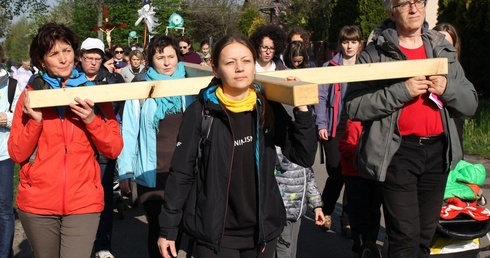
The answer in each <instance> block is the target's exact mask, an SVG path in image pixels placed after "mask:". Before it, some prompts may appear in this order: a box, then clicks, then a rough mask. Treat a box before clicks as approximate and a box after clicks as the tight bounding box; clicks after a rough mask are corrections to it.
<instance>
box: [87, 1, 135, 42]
mask: <svg viewBox="0 0 490 258" xmlns="http://www.w3.org/2000/svg"><path fill="white" fill-rule="evenodd" d="M103 9H104V25H101V26H95V27H92V28H90V30H92V31H99V30H100V31H102V32H104V33H105V35H106V40H107V46H108V47H109V49H110V48H112V39H111V32H112V31H113V30H114V29H115V28H126V26H127V24H126V23H121V24H111V23H110V22H109V11H108V10H107V6H104V7H103Z"/></svg>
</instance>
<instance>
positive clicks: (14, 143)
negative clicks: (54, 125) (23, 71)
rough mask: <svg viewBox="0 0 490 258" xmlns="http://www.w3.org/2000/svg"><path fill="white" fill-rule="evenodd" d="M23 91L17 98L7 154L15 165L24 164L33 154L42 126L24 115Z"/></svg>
mask: <svg viewBox="0 0 490 258" xmlns="http://www.w3.org/2000/svg"><path fill="white" fill-rule="evenodd" d="M24 99H25V91H24V92H22V94H21V95H20V97H19V100H18V101H17V106H16V107H15V111H14V119H13V121H12V127H11V128H10V137H9V140H8V152H9V155H10V158H11V159H12V160H13V161H14V162H16V163H24V162H26V161H27V160H28V159H29V157H30V156H31V155H32V153H33V152H34V149H35V148H36V145H37V142H38V140H39V137H40V135H41V132H42V128H43V124H42V123H40V122H36V121H35V120H33V119H31V118H30V117H29V116H28V115H26V114H25V113H24V111H23V110H22V108H23V107H24Z"/></svg>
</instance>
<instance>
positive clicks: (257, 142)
mask: <svg viewBox="0 0 490 258" xmlns="http://www.w3.org/2000/svg"><path fill="white" fill-rule="evenodd" d="M257 102H258V103H257V108H255V114H256V116H255V138H256V140H255V153H254V154H255V166H256V167H257V196H258V197H257V199H258V200H257V203H258V205H257V206H258V214H259V218H258V220H259V221H258V223H259V225H260V231H261V232H262V238H263V240H262V241H263V243H262V249H261V252H262V253H263V252H265V249H266V247H267V242H266V239H265V232H264V221H263V220H262V209H261V206H262V195H261V192H262V191H261V189H260V188H261V185H262V184H261V180H260V172H261V171H260V140H261V139H260V126H259V123H260V111H259V107H258V106H259V104H260V101H257ZM258 244H260V242H259V243H258Z"/></svg>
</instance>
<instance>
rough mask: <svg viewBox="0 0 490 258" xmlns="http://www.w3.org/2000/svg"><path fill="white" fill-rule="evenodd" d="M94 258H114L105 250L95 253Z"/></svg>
mask: <svg viewBox="0 0 490 258" xmlns="http://www.w3.org/2000/svg"><path fill="white" fill-rule="evenodd" d="M95 258H115V257H114V255H112V254H111V252H109V251H107V250H102V251H98V252H97V253H95Z"/></svg>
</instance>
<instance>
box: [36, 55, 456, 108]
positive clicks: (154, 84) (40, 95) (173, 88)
mask: <svg viewBox="0 0 490 258" xmlns="http://www.w3.org/2000/svg"><path fill="white" fill-rule="evenodd" d="M185 66H186V73H187V76H188V77H191V78H186V79H175V80H165V81H148V82H146V81H145V82H133V83H121V84H109V85H100V86H87V87H76V88H68V89H55V90H39V91H31V92H29V97H30V104H31V107H33V108H39V107H51V106H63V105H68V104H69V103H74V98H75V97H79V98H82V99H90V100H92V101H94V102H96V103H98V102H111V101H121V100H126V99H143V98H148V97H168V96H179V95H193V94H197V93H198V92H199V90H200V89H202V88H204V87H206V86H207V85H208V84H209V82H210V81H211V79H212V70H211V68H210V67H207V66H199V65H195V64H189V63H186V64H185ZM447 73H448V63H447V59H445V58H433V59H424V60H411V61H397V62H387V63H373V64H360V65H352V66H332V67H319V68H309V69H297V70H285V71H276V72H267V73H259V74H256V75H255V82H256V83H257V84H259V85H260V86H261V87H262V88H263V90H264V92H265V95H266V97H267V98H268V99H270V100H274V101H278V102H281V103H284V104H288V105H292V106H300V105H311V104H316V103H318V84H328V83H335V82H354V81H369V80H380V79H394V78H409V77H413V76H419V75H425V76H427V75H435V74H447ZM287 76H296V77H298V78H300V79H301V80H302V81H299V82H296V81H293V82H289V81H285V80H284V78H286V77H287ZM150 92H151V96H150Z"/></svg>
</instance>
